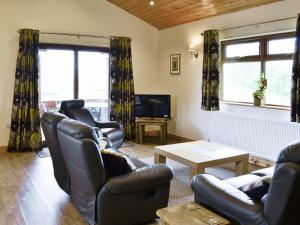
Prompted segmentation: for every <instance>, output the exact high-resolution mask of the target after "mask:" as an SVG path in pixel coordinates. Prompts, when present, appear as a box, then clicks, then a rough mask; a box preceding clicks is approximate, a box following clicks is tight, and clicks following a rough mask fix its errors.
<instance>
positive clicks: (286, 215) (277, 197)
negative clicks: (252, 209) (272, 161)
mask: <svg viewBox="0 0 300 225" xmlns="http://www.w3.org/2000/svg"><path fill="white" fill-rule="evenodd" d="M299 190H300V142H296V143H293V144H291V145H289V146H287V147H286V148H284V149H283V150H282V151H281V152H280V154H279V156H278V159H277V162H276V167H275V172H274V175H273V178H272V182H271V185H270V188H269V191H268V196H267V199H266V203H265V208H264V212H265V215H266V218H267V219H268V222H269V224H270V225H285V224H289V225H298V224H300V215H299V210H298V208H299V202H300V192H299Z"/></svg>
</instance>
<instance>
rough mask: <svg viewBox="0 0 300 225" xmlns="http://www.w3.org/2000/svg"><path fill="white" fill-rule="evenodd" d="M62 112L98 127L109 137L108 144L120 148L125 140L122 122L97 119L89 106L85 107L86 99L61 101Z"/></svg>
mask: <svg viewBox="0 0 300 225" xmlns="http://www.w3.org/2000/svg"><path fill="white" fill-rule="evenodd" d="M59 112H60V113H63V114H65V115H66V116H68V117H69V118H71V119H74V120H78V121H81V122H83V123H85V124H87V125H89V126H91V127H97V128H98V134H99V135H102V136H104V137H106V138H107V140H108V145H109V146H110V147H113V148H120V147H121V146H122V144H123V142H124V131H123V126H122V124H120V123H118V122H114V121H109V122H98V121H95V120H94V118H93V116H92V114H91V113H90V111H89V110H88V109H87V108H84V100H82V99H74V100H66V101H62V102H61V106H60V111H59Z"/></svg>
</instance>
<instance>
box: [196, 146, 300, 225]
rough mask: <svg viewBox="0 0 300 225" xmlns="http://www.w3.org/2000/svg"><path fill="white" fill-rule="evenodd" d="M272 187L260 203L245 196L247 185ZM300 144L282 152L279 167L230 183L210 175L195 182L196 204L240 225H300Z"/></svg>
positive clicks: (244, 176) (253, 173) (231, 180)
mask: <svg viewBox="0 0 300 225" xmlns="http://www.w3.org/2000/svg"><path fill="white" fill-rule="evenodd" d="M266 177H268V178H269V177H272V179H271V181H270V186H269V188H268V189H266V190H265V193H261V196H263V197H262V198H261V200H260V201H258V200H255V199H252V198H251V197H249V196H248V195H247V194H245V193H244V192H243V185H249V187H251V186H255V185H253V184H254V183H255V182H264V181H265V180H269V179H265V178H266ZM299 188H300V142H296V143H293V144H291V145H289V146H287V147H286V148H285V149H283V150H282V151H281V153H280V154H279V156H278V160H277V162H276V167H275V168H274V167H271V168H268V169H263V170H259V171H254V172H252V173H251V174H248V175H243V176H240V177H235V178H231V179H228V180H224V181H222V180H219V179H217V178H216V177H213V176H211V175H207V174H200V175H197V176H195V177H194V178H193V180H192V189H193V191H194V192H195V201H196V202H198V203H201V204H204V205H206V206H207V207H208V208H210V209H212V210H214V211H216V212H218V213H220V214H221V215H224V216H225V217H227V218H228V219H229V220H230V221H232V222H233V223H234V224H240V225H299V224H300V215H299V210H298V205H299V201H300V194H299Z"/></svg>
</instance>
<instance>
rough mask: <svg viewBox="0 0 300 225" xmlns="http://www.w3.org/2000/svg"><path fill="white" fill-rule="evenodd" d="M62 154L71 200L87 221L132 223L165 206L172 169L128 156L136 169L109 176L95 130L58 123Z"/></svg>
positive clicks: (65, 121) (118, 224)
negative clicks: (124, 173)
mask: <svg viewBox="0 0 300 225" xmlns="http://www.w3.org/2000/svg"><path fill="white" fill-rule="evenodd" d="M57 133H58V138H59V144H60V146H61V150H62V154H63V157H64V159H66V160H65V162H66V166H67V169H68V172H69V174H70V184H71V194H70V196H71V201H72V202H73V203H74V205H75V206H76V207H77V209H78V210H79V211H80V213H81V214H82V215H83V216H84V217H85V219H86V221H87V222H88V223H89V224H98V225H135V224H141V223H145V222H148V221H151V220H153V219H155V218H156V210H157V209H159V208H163V207H166V206H167V205H168V198H169V189H170V181H171V179H172V177H173V173H172V170H171V169H170V168H169V167H168V166H166V165H164V164H156V165H151V166H148V165H146V164H144V163H143V162H141V161H139V160H137V159H131V160H132V162H133V163H134V164H135V166H136V167H138V169H136V170H135V171H134V172H131V173H129V174H126V175H121V176H117V177H113V178H108V177H106V175H105V170H104V164H103V161H102V157H101V154H99V145H98V144H97V137H96V134H95V132H94V129H93V128H92V127H90V126H88V125H86V124H84V123H81V122H79V121H76V120H72V119H63V120H61V121H60V122H59V123H58V125H57Z"/></svg>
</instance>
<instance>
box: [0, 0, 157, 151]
mask: <svg viewBox="0 0 300 225" xmlns="http://www.w3.org/2000/svg"><path fill="white" fill-rule="evenodd" d="M20 28H32V29H39V30H41V31H48V32H64V33H81V34H93V35H120V36H129V37H131V38H132V40H133V42H132V53H133V71H134V79H135V89H136V92H137V93H152V92H155V91H156V90H157V87H156V86H157V76H158V52H159V51H158V47H159V43H158V41H159V31H158V30H157V29H156V28H154V27H152V26H151V25H149V24H147V23H145V22H143V21H141V20H140V19H138V18H136V17H134V16H132V15H130V14H128V13H127V12H125V11H123V10H121V9H119V8H117V7H115V6H114V5H112V4H110V3H108V2H107V1H105V0H88V1H86V0H51V1H49V0H0V109H1V113H0V146H5V145H7V143H8V135H9V129H8V128H7V127H6V126H7V124H9V122H10V114H11V104H12V96H13V86H14V72H15V66H16V56H17V50H18V35H17V30H18V29H20ZM41 41H50V42H56V43H69V44H78V43H82V44H88V45H100V46H101V45H104V46H105V45H107V44H108V43H107V41H104V40H101V39H91V38H89V39H87V38H81V39H80V42H79V41H78V40H77V39H76V38H65V37H57V36H49V35H41Z"/></svg>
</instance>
